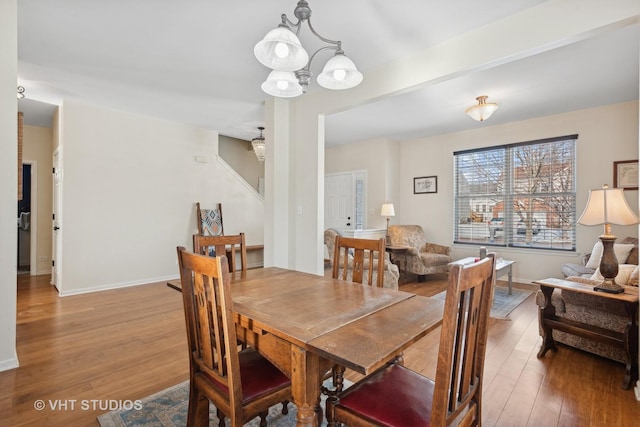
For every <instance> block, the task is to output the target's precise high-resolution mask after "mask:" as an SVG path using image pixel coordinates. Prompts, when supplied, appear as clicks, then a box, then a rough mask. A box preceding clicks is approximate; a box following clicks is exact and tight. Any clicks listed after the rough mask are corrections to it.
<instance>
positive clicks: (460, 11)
mask: <svg viewBox="0 0 640 427" xmlns="http://www.w3.org/2000/svg"><path fill="white" fill-rule="evenodd" d="M543 2H544V1H542V0H519V1H517V2H516V1H504V0H484V1H482V2H479V1H477V0H452V1H447V2H443V1H435V0H402V1H394V2H391V1H385V0H349V1H340V0H323V1H313V0H310V1H309V3H310V6H311V8H312V10H313V17H312V22H313V25H314V28H315V29H316V30H317V31H318V32H319V33H320V34H322V35H323V36H325V37H327V38H332V39H340V40H342V43H343V49H344V50H345V53H346V54H347V55H348V56H349V57H350V58H351V59H353V61H354V62H355V63H356V65H357V66H358V68H359V69H360V70H361V71H362V72H363V74H364V76H365V79H366V78H367V70H372V69H375V68H376V67H379V66H381V65H383V64H385V63H387V62H389V61H392V60H394V59H398V58H401V57H403V56H406V55H408V54H410V53H412V52H415V51H417V50H420V49H424V48H427V47H429V46H432V45H435V44H438V43H441V42H442V41H444V40H447V39H450V38H452V37H455V36H456V35H459V34H462V33H465V32H468V31H471V30H473V29H476V28H479V27H481V26H484V25H487V24H490V23H491V22H494V21H496V20H499V19H501V18H504V17H506V16H510V15H512V14H515V13H518V12H519V11H521V10H524V9H527V8H529V7H533V6H536V5H538V4H540V3H543ZM295 3H296V1H295V0H270V1H264V0H245V1H242V2H240V1H234V2H228V1H225V2H222V1H215V0H188V1H185V0H183V1H177V0H135V1H134V0H111V1H104V0H82V1H81V0H56V1H55V2H54V1H51V0H20V1H19V2H18V60H19V62H18V83H19V84H20V85H22V86H24V87H25V88H26V95H27V98H26V99H23V100H20V101H19V109H20V110H21V111H24V112H25V122H26V123H28V124H33V125H40V126H47V125H48V124H49V123H50V116H51V114H52V111H53V109H54V108H55V107H51V104H54V105H55V104H60V103H61V101H62V100H63V99H65V98H71V99H77V100H81V101H85V102H89V103H93V104H99V105H105V106H108V107H112V108H116V109H121V110H125V111H131V112H137V113H141V114H146V115H150V116H154V117H159V118H164V119H168V120H173V121H177V122H183V123H187V124H193V125H196V126H202V127H206V128H210V129H215V130H218V131H219V132H220V133H221V134H224V135H229V136H233V137H236V138H241V139H251V138H253V137H255V136H256V135H257V133H258V131H257V129H256V127H257V126H259V125H261V124H262V121H263V102H264V99H265V98H266V96H267V95H265V94H264V93H263V92H262V91H261V90H260V84H261V83H262V82H263V81H264V79H265V78H266V76H267V74H268V70H267V69H266V68H265V67H263V66H262V65H260V64H259V63H258V61H257V60H256V59H255V58H254V56H253V46H254V45H255V43H256V42H257V41H259V40H260V39H261V38H262V37H263V36H264V34H265V33H266V32H267V31H269V30H270V29H272V28H274V27H275V26H277V24H278V23H279V21H280V18H279V17H280V14H282V13H286V14H287V15H288V16H289V17H290V18H293V9H294V7H295ZM639 27H640V25H638V24H635V25H632V26H628V27H625V28H623V29H619V30H615V31H612V32H609V33H606V34H602V35H598V36H595V37H592V38H589V39H586V40H583V41H580V42H577V43H574V44H571V45H568V46H565V47H561V48H557V49H555V50H551V51H548V52H545V53H541V54H539V55H535V56H532V57H528V58H526V59H521V60H518V61H515V62H511V63H508V64H505V65H502V66H499V67H495V68H492V69H488V70H484V71H479V72H475V73H472V74H468V75H465V76H462V77H458V78H456V79H455V80H449V81H446V82H443V83H439V84H436V85H432V86H429V87H427V88H424V89H421V90H417V91H414V92H411V93H407V94H404V95H398V96H395V97H390V98H387V99H384V100H381V101H378V102H375V103H371V104H368V105H365V106H361V107H358V108H354V109H352V110H349V111H345V112H342V113H338V114H334V115H331V116H329V117H327V121H326V124H327V131H326V139H327V145H335V144H343V143H349V142H354V141H360V140H365V139H370V138H378V137H384V138H390V139H392V140H402V139H407V138H415V137H422V136H430V135H437V134H444V133H449V132H452V131H459V130H465V129H473V128H476V127H478V126H484V125H487V124H489V125H494V124H500V123H506V122H510V121H514V120H523V119H527V118H532V117H538V116H543V115H548V114H556V113H561V112H564V111H572V110H578V109H583V108H591V107H594V106H598V105H606V104H611V103H617V102H623V101H630V100H637V99H638V69H639V65H638V53H639V51H640V47H639V39H640V36H639V34H640V30H639ZM306 30H307V29H304V30H303V32H304V34H303V36H302V37H301V39H302V42H303V44H304V45H305V46H308V45H310V44H311V45H312V44H313V42H314V40H312V39H311V38H307V37H305V36H306V35H308V32H307V31H306ZM321 55H322V54H321ZM326 56H328V54H327V55H326ZM324 61H325V59H321V60H319V61H314V66H313V67H312V71H313V72H314V74H317V73H318V72H319V71H320V70H319V68H320V67H321V66H322V64H323V62H324ZM316 62H317V64H316ZM315 90H320V89H319V88H318V86H317V84H316V83H315V82H313V83H312V85H311V87H310V92H311V91H315ZM478 95H488V96H489V102H491V101H493V102H497V103H498V104H499V105H500V108H499V109H498V111H497V112H496V113H495V114H494V115H493V116H492V117H491V119H490V121H487V122H486V123H478V122H475V121H473V120H471V119H470V118H468V117H467V116H466V115H465V114H464V110H465V109H466V108H467V107H469V106H470V105H472V104H473V103H475V99H474V98H475V97H476V96H478ZM43 120H44V123H43Z"/></svg>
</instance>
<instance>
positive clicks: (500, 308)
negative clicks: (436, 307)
mask: <svg viewBox="0 0 640 427" xmlns="http://www.w3.org/2000/svg"><path fill="white" fill-rule="evenodd" d="M494 289H495V291H494V294H493V305H492V306H491V313H490V314H489V316H490V317H493V318H494V319H502V320H508V319H509V317H508V316H509V313H511V312H512V311H513V310H514V309H515V308H516V307H517V306H519V305H520V304H522V302H523V301H524V300H526V299H527V297H528V296H529V295H531V294H532V293H533V292H532V291H528V290H526V289H518V288H512V292H511V295H509V288H506V287H504V286H496V287H495V288H494ZM445 296H446V291H442V292H440V293H439V294H436V295H434V296H432V297H431V298H437V299H439V300H442V301H444V299H445Z"/></svg>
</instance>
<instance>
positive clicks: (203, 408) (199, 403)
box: [187, 386, 209, 427]
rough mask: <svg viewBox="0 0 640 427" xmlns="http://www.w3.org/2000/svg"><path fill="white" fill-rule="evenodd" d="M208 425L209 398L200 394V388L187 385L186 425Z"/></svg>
mask: <svg viewBox="0 0 640 427" xmlns="http://www.w3.org/2000/svg"><path fill="white" fill-rule="evenodd" d="M208 425H209V399H207V398H206V397H204V396H202V395H201V394H200V390H198V389H197V388H195V387H193V386H190V387H189V408H188V411H187V426H188V427H204V426H208Z"/></svg>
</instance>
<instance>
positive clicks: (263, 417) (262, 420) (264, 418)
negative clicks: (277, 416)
mask: <svg viewBox="0 0 640 427" xmlns="http://www.w3.org/2000/svg"><path fill="white" fill-rule="evenodd" d="M268 413H269V411H263V412H260V427H267V414H268Z"/></svg>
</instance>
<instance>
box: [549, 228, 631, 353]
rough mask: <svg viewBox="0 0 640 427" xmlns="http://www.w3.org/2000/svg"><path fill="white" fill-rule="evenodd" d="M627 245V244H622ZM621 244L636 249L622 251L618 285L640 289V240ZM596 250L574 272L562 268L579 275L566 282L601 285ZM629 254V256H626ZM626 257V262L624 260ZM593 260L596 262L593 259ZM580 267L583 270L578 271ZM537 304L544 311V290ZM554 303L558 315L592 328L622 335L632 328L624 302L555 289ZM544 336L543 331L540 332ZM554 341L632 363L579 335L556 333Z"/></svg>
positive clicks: (566, 270) (608, 347)
mask: <svg viewBox="0 0 640 427" xmlns="http://www.w3.org/2000/svg"><path fill="white" fill-rule="evenodd" d="M622 242H624V243H622ZM621 244H631V245H632V246H633V248H632V249H631V250H630V251H627V249H628V248H626V249H623V248H620V249H619V251H617V252H619V255H620V256H619V257H618V258H620V259H619V260H618V262H619V264H620V266H619V269H620V272H619V273H618V276H616V283H618V284H620V285H626V286H635V287H637V286H638V276H639V268H638V265H637V264H638V239H637V238H634V237H629V238H626V239H623V240H622V241H621ZM594 249H595V250H594V251H592V253H591V254H587V256H585V259H584V261H583V264H579V265H573V266H572V267H571V268H573V271H571V270H569V269H568V268H566V267H567V266H566V265H565V266H564V267H563V269H562V272H563V274H565V275H566V274H572V273H573V274H575V275H570V276H567V277H565V279H564V280H569V281H574V282H579V283H584V284H587V285H592V286H595V285H596V284H597V283H599V279H598V277H601V276H598V275H599V269H598V268H596V269H593V268H591V267H587V265H590V266H596V265H597V263H599V259H600V256H599V255H598V254H597V253H596V252H597V251H598V249H597V248H596V247H595V246H594ZM624 253H626V254H627V255H622V254H624ZM589 255H592V256H595V257H596V258H597V261H596V262H595V263H592V264H587V262H588V261H589V259H590V258H592V256H589ZM623 256H624V257H625V258H624V259H622V257H623ZM592 261H593V260H592ZM576 267H579V268H578V269H576ZM536 304H537V305H538V306H539V307H540V308H544V305H545V298H544V295H543V294H542V292H541V291H538V292H537V294H536ZM551 304H553V306H554V308H555V311H556V316H558V317H560V318H563V319H567V320H573V321H576V322H579V323H586V324H588V325H592V326H596V327H599V328H604V329H607V330H610V331H614V332H619V333H622V332H624V331H625V328H627V327H628V315H627V312H626V309H625V306H624V304H623V303H622V302H620V301H615V300H611V299H605V298H599V297H595V296H593V295H588V294H584V293H579V292H572V291H567V290H562V291H560V290H558V289H555V290H554V291H553V294H552V296H551ZM540 335H541V336H542V331H540ZM553 338H554V340H555V341H556V342H560V343H563V344H566V345H569V346H572V347H575V348H578V349H580V350H584V351H588V352H590V353H593V354H597V355H599V356H602V357H606V358H608V359H611V360H615V361H618V362H621V363H625V364H627V363H629V362H630V361H629V356H628V355H627V354H626V352H625V351H624V350H623V349H621V348H618V347H614V346H611V345H609V344H606V343H602V342H596V341H593V340H590V339H587V338H582V337H578V336H576V335H572V334H568V333H566V332H562V331H557V330H553Z"/></svg>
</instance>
